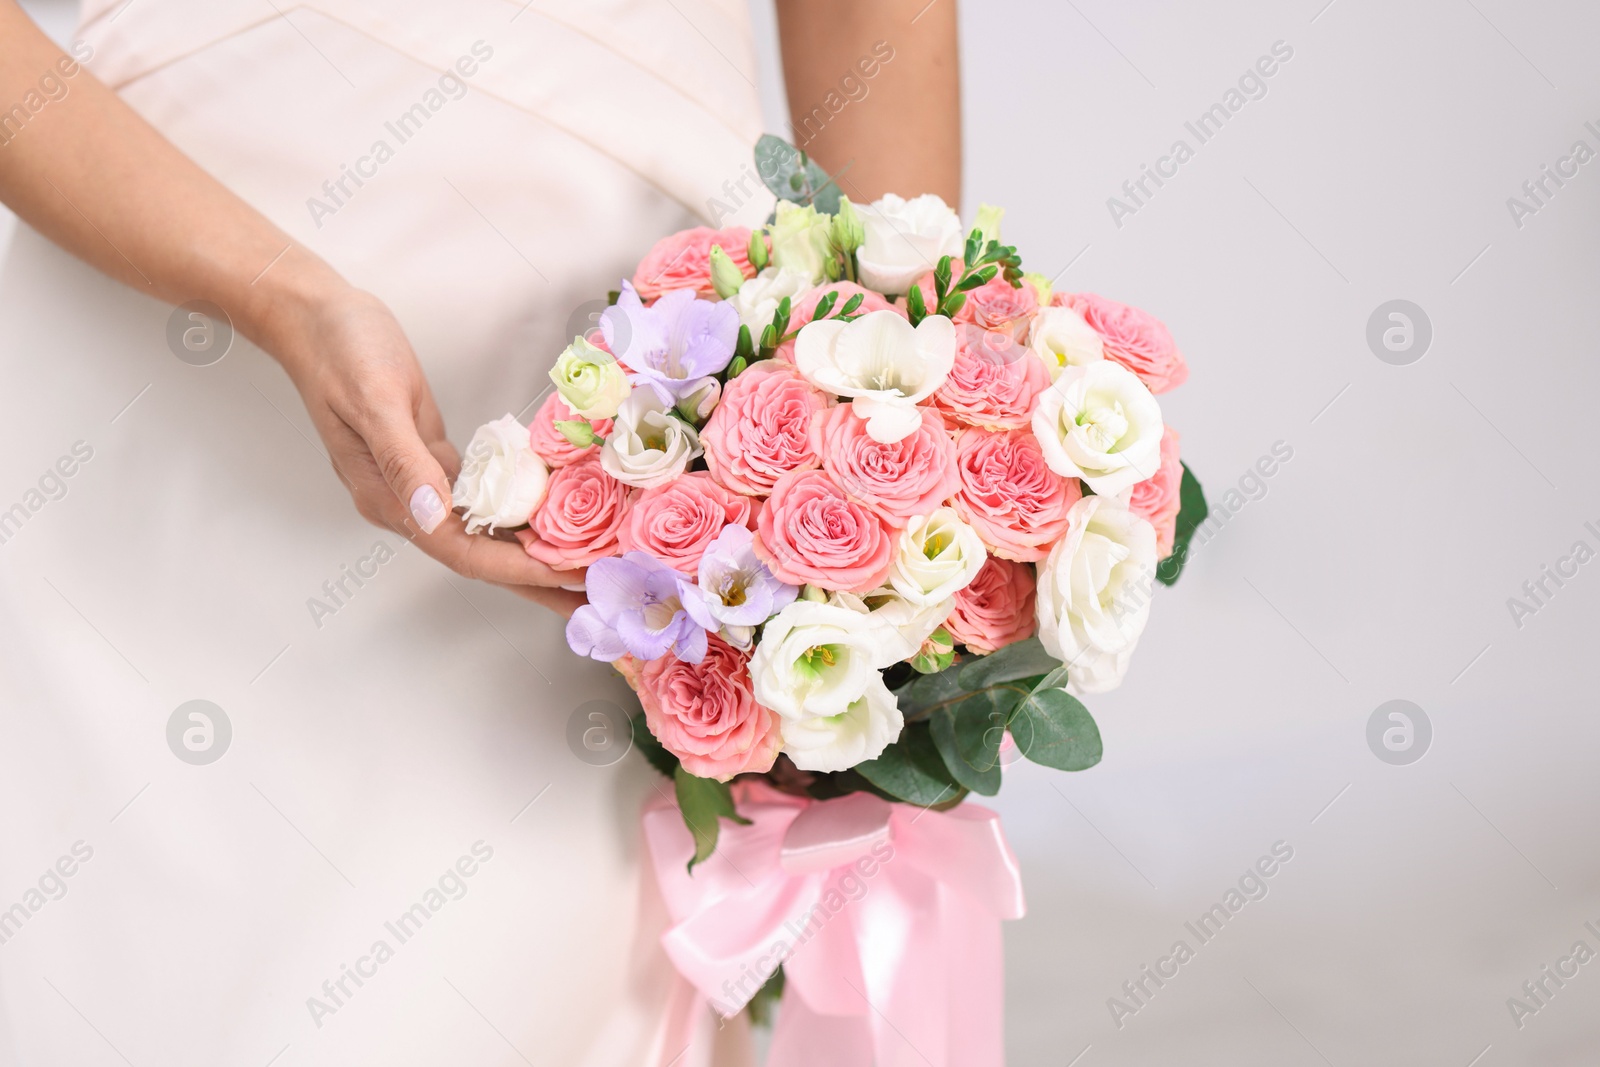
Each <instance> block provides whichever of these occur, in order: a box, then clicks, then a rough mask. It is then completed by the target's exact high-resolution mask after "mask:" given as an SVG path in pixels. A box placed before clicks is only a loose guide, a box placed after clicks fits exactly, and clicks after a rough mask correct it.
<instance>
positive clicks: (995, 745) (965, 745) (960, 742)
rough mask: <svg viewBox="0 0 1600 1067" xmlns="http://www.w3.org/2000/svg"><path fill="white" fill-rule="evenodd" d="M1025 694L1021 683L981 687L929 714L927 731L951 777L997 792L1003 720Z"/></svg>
mask: <svg viewBox="0 0 1600 1067" xmlns="http://www.w3.org/2000/svg"><path fill="white" fill-rule="evenodd" d="M1027 695H1028V691H1027V690H1026V689H1023V688H1021V687H1020V686H1018V687H1011V686H996V687H994V688H991V689H982V690H979V691H978V692H976V693H973V694H972V695H971V696H968V697H966V698H964V699H962V700H958V701H956V702H955V703H953V704H948V705H946V706H944V707H942V708H939V709H938V710H936V711H935V712H934V713H933V715H932V716H930V717H929V719H928V727H929V733H931V734H932V736H933V743H934V744H935V745H936V746H937V747H938V749H939V755H940V756H941V757H943V759H944V765H945V767H946V768H948V769H949V771H950V774H951V777H953V778H955V780H956V781H957V782H960V783H961V784H962V785H964V786H966V787H967V788H968V789H970V790H972V791H973V792H974V793H980V794H982V795H983V796H986V797H992V796H994V795H995V794H996V793H998V792H1000V742H1001V740H1002V739H1003V738H1004V737H1005V730H1006V720H1007V718H1008V717H1009V716H1010V714H1011V709H1012V708H1014V707H1015V706H1016V705H1017V703H1018V702H1019V701H1020V700H1022V699H1023V698H1024V697H1026V696H1027Z"/></svg>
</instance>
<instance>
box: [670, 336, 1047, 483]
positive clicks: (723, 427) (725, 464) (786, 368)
mask: <svg viewBox="0 0 1600 1067" xmlns="http://www.w3.org/2000/svg"><path fill="white" fill-rule="evenodd" d="M1035 362H1038V361H1037V360H1035ZM828 404H829V400H828V397H827V396H826V395H825V394H824V393H822V392H821V391H819V390H818V389H816V388H815V387H814V386H812V385H811V383H810V382H808V381H806V380H805V379H804V378H802V377H800V372H799V371H797V370H795V369H794V367H793V366H792V365H791V364H788V363H781V362H779V361H778V360H774V359H764V360H762V361H761V362H759V363H754V364H751V366H750V367H749V368H748V369H746V370H745V371H744V373H742V374H740V375H739V376H738V377H737V378H735V379H734V380H733V381H731V382H729V383H728V384H727V386H726V387H725V388H724V389H723V391H722V401H721V402H720V403H719V404H717V409H716V410H715V411H713V412H712V413H711V418H710V420H709V421H708V422H707V423H706V425H705V429H703V430H701V431H700V447H702V448H703V449H705V454H706V466H707V467H708V468H710V470H711V476H712V477H713V478H715V479H716V480H717V481H718V482H719V483H720V484H722V485H724V486H726V487H727V488H729V489H732V490H733V491H734V492H736V493H743V494H744V495H746V496H766V495H767V494H769V493H771V492H772V486H773V485H774V484H775V483H776V482H777V480H778V479H779V478H781V477H782V476H783V475H785V474H788V473H789V472H790V471H805V470H813V469H815V468H816V467H817V466H818V465H819V464H821V462H822V457H821V456H819V455H818V454H817V448H816V443H815V441H814V440H813V438H812V434H811V422H812V419H813V417H814V416H816V415H817V414H818V413H819V412H822V411H824V410H826V409H827V407H828Z"/></svg>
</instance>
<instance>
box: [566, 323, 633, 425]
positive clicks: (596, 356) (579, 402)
mask: <svg viewBox="0 0 1600 1067" xmlns="http://www.w3.org/2000/svg"><path fill="white" fill-rule="evenodd" d="M550 380H551V381H552V382H555V383H556V392H558V393H560V394H561V399H562V400H565V401H566V402H567V407H569V408H571V409H572V411H573V414H575V415H577V416H578V417H579V418H581V419H609V418H611V417H612V416H613V415H615V414H616V413H617V406H618V405H619V404H621V403H622V402H623V401H624V400H626V399H627V398H628V390H629V385H628V375H627V372H626V371H625V370H623V368H622V364H620V363H618V362H617V358H616V357H615V356H613V355H612V354H611V353H609V352H607V351H605V350H604V349H602V348H596V347H595V346H594V345H592V344H590V343H589V342H588V341H585V340H584V339H583V338H582V337H574V338H573V339H572V343H571V344H570V345H568V346H567V348H566V351H564V352H562V353H561V355H560V356H559V357H557V359H556V365H555V366H554V367H552V368H550Z"/></svg>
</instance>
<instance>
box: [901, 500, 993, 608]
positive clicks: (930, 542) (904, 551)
mask: <svg viewBox="0 0 1600 1067" xmlns="http://www.w3.org/2000/svg"><path fill="white" fill-rule="evenodd" d="M986 555H987V549H985V548H984V547H983V539H982V538H980V537H979V536H978V531H977V530H975V529H973V528H972V527H971V526H969V525H967V523H965V522H963V521H962V519H961V516H960V515H959V514H958V513H957V512H956V509H955V508H940V509H939V510H938V511H935V512H934V513H933V514H932V515H917V516H914V517H913V518H912V519H911V521H909V522H907V523H906V528H905V529H904V530H902V531H900V543H899V546H898V550H897V552H896V554H895V558H894V564H893V566H891V567H890V569H889V584H890V585H892V586H894V589H895V591H896V592H897V593H899V594H900V595H901V596H903V597H905V598H906V599H907V600H909V601H911V602H912V603H913V604H921V605H931V604H937V603H938V602H940V601H942V600H948V599H949V598H951V597H953V596H955V595H956V594H957V593H958V592H960V591H961V590H963V589H965V588H966V587H967V586H969V585H971V584H972V580H973V579H974V578H976V577H977V576H978V572H979V571H981V570H982V569H983V561H984V559H985V557H986ZM946 614H947V615H948V613H946ZM940 621H941V622H942V621H943V620H942V619H941V620H940ZM929 632H930V633H931V632H932V631H929Z"/></svg>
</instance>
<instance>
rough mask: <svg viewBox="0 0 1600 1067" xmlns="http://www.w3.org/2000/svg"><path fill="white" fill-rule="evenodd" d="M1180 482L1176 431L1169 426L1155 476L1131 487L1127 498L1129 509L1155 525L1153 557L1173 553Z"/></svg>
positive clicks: (1181, 474) (1161, 556)
mask: <svg viewBox="0 0 1600 1067" xmlns="http://www.w3.org/2000/svg"><path fill="white" fill-rule="evenodd" d="M1182 485H1183V464H1181V463H1179V462H1178V431H1176V430H1174V429H1173V428H1172V427H1171V426H1168V427H1167V428H1166V432H1165V433H1163V434H1162V435H1161V467H1160V468H1159V469H1158V470H1157V471H1156V473H1155V476H1154V477H1152V478H1149V479H1148V480H1146V481H1142V482H1140V483H1138V484H1137V485H1135V486H1134V487H1133V496H1132V497H1131V498H1129V500H1128V510H1129V511H1131V512H1133V513H1134V514H1135V515H1139V516H1142V517H1143V518H1145V519H1147V520H1149V522H1150V525H1151V526H1154V527H1155V528H1156V558H1157V559H1166V558H1167V557H1168V556H1170V555H1172V541H1173V538H1174V537H1175V536H1176V535H1177V529H1178V511H1179V508H1180V507H1181V503H1182V502H1181V501H1180V499H1179V494H1178V491H1179V489H1180V488H1181V487H1182Z"/></svg>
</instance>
